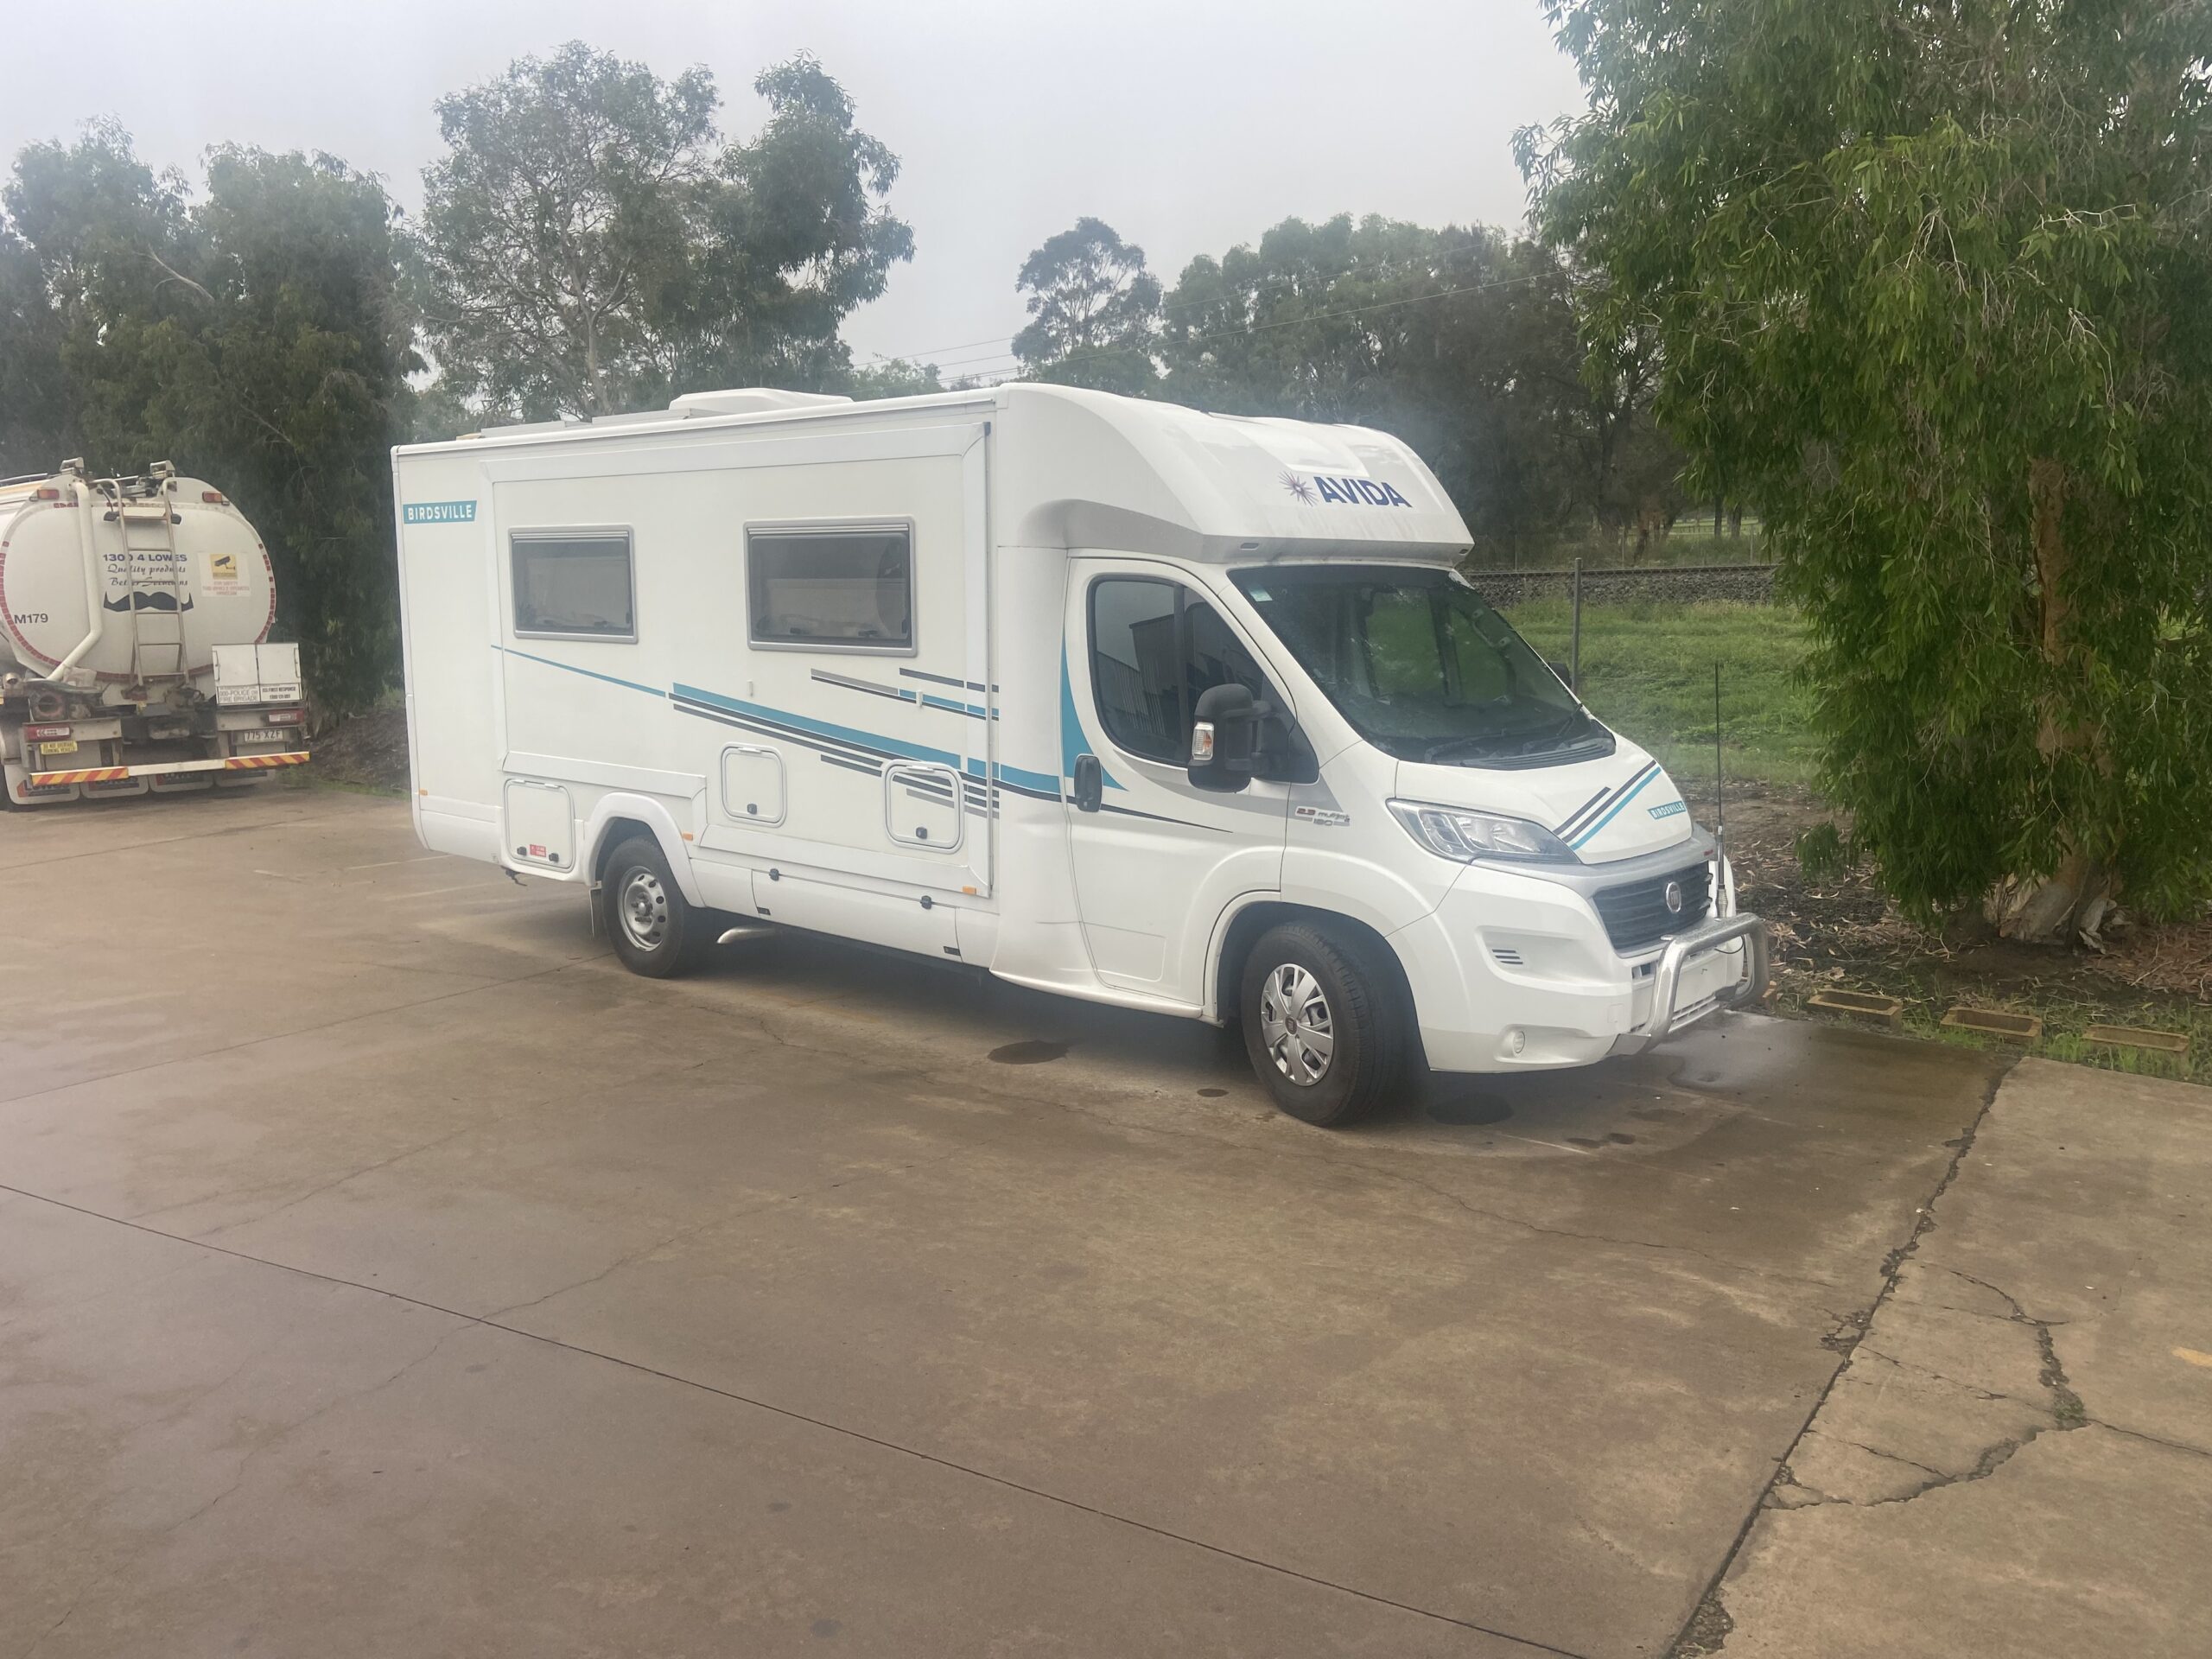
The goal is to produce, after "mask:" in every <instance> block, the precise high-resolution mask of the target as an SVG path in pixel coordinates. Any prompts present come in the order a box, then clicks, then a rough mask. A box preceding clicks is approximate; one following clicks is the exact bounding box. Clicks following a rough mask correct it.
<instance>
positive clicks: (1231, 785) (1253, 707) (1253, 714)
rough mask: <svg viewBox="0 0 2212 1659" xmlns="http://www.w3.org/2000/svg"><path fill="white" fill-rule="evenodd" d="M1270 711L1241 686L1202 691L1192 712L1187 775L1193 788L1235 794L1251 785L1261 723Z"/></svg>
mask: <svg viewBox="0 0 2212 1659" xmlns="http://www.w3.org/2000/svg"><path fill="white" fill-rule="evenodd" d="M1267 713H1268V705H1267V704H1265V703H1263V702H1258V701H1256V700H1255V698H1254V697H1253V696H1252V694H1251V692H1250V691H1249V690H1246V689H1245V688H1244V687H1243V686H1241V685H1237V684H1234V683H1231V684H1229V685H1217V686H1213V687H1211V688H1210V689H1208V690H1205V691H1202V692H1200V693H1199V694H1198V707H1197V708H1196V709H1193V710H1192V715H1193V716H1194V718H1193V720H1192V725H1191V764H1190V766H1189V769H1188V772H1187V775H1188V777H1189V778H1190V780H1191V783H1192V786H1193V787H1195V788H1198V789H1211V790H1215V791H1219V792H1220V793H1222V794H1224V795H1233V794H1235V793H1236V791H1238V790H1240V789H1243V787H1244V786H1245V785H1248V784H1249V783H1250V782H1251V781H1252V755H1253V752H1254V750H1255V749H1256V748H1257V747H1259V736H1260V721H1261V719H1262V716H1263V715H1266V714H1267Z"/></svg>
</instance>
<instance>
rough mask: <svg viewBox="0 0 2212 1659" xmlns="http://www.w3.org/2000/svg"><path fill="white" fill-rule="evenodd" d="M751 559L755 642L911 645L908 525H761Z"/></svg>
mask: <svg viewBox="0 0 2212 1659" xmlns="http://www.w3.org/2000/svg"><path fill="white" fill-rule="evenodd" d="M745 560H746V575H747V586H748V588H749V591H750V595H751V601H752V613H753V624H752V632H753V643H754V644H755V645H817V646H831V647H836V648H838V649H842V650H847V651H911V650H912V649H913V645H914V570H913V543H912V534H911V532H909V531H907V530H906V527H905V526H904V525H900V526H898V527H896V528H890V529H883V530H873V529H871V530H859V531H854V530H836V531H828V530H824V531H782V530H778V531H765V530H756V531H752V532H751V533H750V534H749V535H747V537H746V550H745Z"/></svg>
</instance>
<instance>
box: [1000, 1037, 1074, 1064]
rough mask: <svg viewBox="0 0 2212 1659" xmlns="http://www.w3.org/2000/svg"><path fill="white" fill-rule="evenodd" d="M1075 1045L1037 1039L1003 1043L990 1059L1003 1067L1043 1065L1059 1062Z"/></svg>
mask: <svg viewBox="0 0 2212 1659" xmlns="http://www.w3.org/2000/svg"><path fill="white" fill-rule="evenodd" d="M1072 1046H1073V1045H1072V1044H1070V1043H1047V1042H1044V1041H1042V1040H1039V1039H1031V1040H1029V1041H1027V1042H1021V1043H1002V1044H1001V1045H1000V1046H998V1047H996V1048H995V1049H993V1050H992V1051H991V1052H990V1054H989V1055H988V1058H991V1059H994V1060H996V1061H997V1062H998V1063H999V1064H1000V1065H1043V1064H1044V1063H1045V1062H1046V1061H1047V1060H1057V1059H1058V1058H1060V1057H1061V1056H1062V1055H1064V1054H1065V1053H1066V1052H1068V1050H1069V1049H1070V1048H1071V1047H1072Z"/></svg>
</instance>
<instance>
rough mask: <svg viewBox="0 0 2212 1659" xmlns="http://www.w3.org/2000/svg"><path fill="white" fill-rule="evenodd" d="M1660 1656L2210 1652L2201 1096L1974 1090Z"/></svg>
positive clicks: (2101, 1082) (2143, 1088)
mask: <svg viewBox="0 0 2212 1659" xmlns="http://www.w3.org/2000/svg"><path fill="white" fill-rule="evenodd" d="M2208 1198H2212V1097H2208V1096H2207V1095H2206V1094H2205V1092H2204V1091H2203V1090H2196V1089H2191V1088H2188V1087H2186V1086H2183V1085H2179V1084H2161V1083H2157V1082H2152V1081H2145V1080H2142V1079H2135V1078H2116V1077H2094V1078H2091V1077H2085V1075H2084V1074H2083V1073H2082V1072H2081V1071H2077V1070H2075V1069H2073V1068H2068V1067H2062V1066H2056V1065H2050V1064H2048V1063H2044V1062H2038V1061H2028V1062H2024V1063H2023V1064H2022V1065H2021V1066H2020V1067H2019V1068H2018V1070H2017V1071H2014V1072H2013V1073H2012V1075H2011V1076H2010V1077H2008V1078H2007V1079H2006V1080H2005V1083H2004V1084H2003V1085H2002V1086H2001V1087H2000V1088H1999V1090H1998V1092H1997V1094H1996V1096H1995V1098H1994V1099H1993V1103H1992V1104H1991V1107H1990V1109H1989V1112H1988V1113H1987V1115H1986V1117H1985V1118H1984V1119H1983V1121H1982V1122H1981V1124H1980V1127H1979V1128H1978V1130H1977V1131H1976V1133H1975V1134H1974V1137H1973V1140H1972V1143H1971V1145H1970V1146H1969V1147H1967V1149H1966V1152H1965V1153H1964V1154H1963V1155H1962V1157H1961V1170H1960V1172H1959V1174H1958V1176H1957V1178H1956V1179H1955V1180H1954V1181H1953V1182H1951V1183H1950V1184H1948V1186H1947V1190H1946V1191H1945V1192H1944V1193H1943V1195H1942V1197H1941V1198H1937V1199H1936V1201H1935V1202H1934V1203H1933V1205H1931V1206H1930V1209H1929V1216H1928V1217H1927V1220H1928V1225H1927V1226H1925V1227H1924V1228H1923V1229H1921V1230H1919V1231H1918V1233H1917V1234H1916V1237H1915V1239H1914V1241H1913V1243H1911V1245H1910V1247H1909V1251H1908V1253H1907V1254H1906V1255H1904V1257H1903V1258H1902V1259H1901V1261H1900V1262H1899V1265H1898V1268H1897V1274H1896V1278H1895V1282H1894V1285H1893V1287H1891V1292H1890V1293H1889V1294H1886V1295H1885V1297H1884V1298H1883V1299H1882V1300H1881V1301H1880V1303H1879V1305H1878V1306H1877V1307H1876V1309H1875V1311H1874V1313H1873V1314H1872V1319H1871V1320H1870V1321H1869V1323H1868V1325H1867V1326H1866V1331H1865V1332H1864V1334H1863V1335H1862V1336H1860V1337H1859V1339H1858V1341H1857V1342H1856V1343H1855V1344H1854V1345H1853V1348H1852V1350H1851V1353H1850V1357H1849V1359H1848V1361H1847V1363H1846V1364H1845V1366H1844V1369H1843V1370H1842V1371H1841V1372H1840V1374H1839V1376H1837V1378H1836V1380H1835V1382H1834V1385H1833V1386H1832V1387H1831V1388H1830V1389H1829V1390H1828V1392H1827V1395H1826V1397H1825V1399H1824V1400H1823V1401H1822V1402H1821V1407H1820V1409H1819V1410H1818V1411H1817V1412H1816V1413H1815V1414H1814V1416H1813V1418H1812V1420H1811V1421H1810V1423H1809V1424H1808V1426H1807V1427H1806V1429H1805V1432H1804V1433H1803V1434H1802V1436H1800V1437H1799V1439H1798V1440H1797V1441H1796V1444H1795V1445H1794V1446H1792V1447H1791V1448H1790V1449H1789V1453H1788V1455H1787V1458H1786V1459H1785V1461H1784V1462H1783V1465H1782V1467H1781V1468H1780V1470H1779V1471H1777V1476H1776V1478H1775V1480H1774V1483H1773V1484H1772V1486H1771V1487H1770V1489H1769V1491H1768V1493H1767V1496H1766V1498H1765V1502H1764V1507H1763V1509H1762V1510H1761V1511H1760V1513H1759V1514H1758V1516H1756V1517H1755V1518H1754V1521H1753V1522H1752V1524H1751V1528H1750V1529H1749V1530H1748V1532H1747V1534H1746V1536H1745V1540H1744V1541H1743V1543H1742V1546H1741V1548H1740V1549H1739V1550H1738V1553H1737V1555H1736V1557H1735V1559H1734V1560H1733V1562H1732V1566H1731V1567H1730V1569H1729V1571H1728V1573H1727V1575H1726V1579H1725V1580H1724V1581H1723V1582H1722V1583H1721V1584H1720V1585H1719V1587H1718V1589H1717V1592H1716V1593H1715V1594H1714V1596H1713V1597H1712V1598H1711V1599H1709V1600H1708V1602H1707V1605H1706V1606H1705V1607H1704V1608H1703V1609H1702V1610H1701V1612H1700V1616H1699V1617H1698V1618H1696V1619H1695V1620H1694V1621H1693V1623H1692V1624H1691V1625H1690V1626H1689V1627H1688V1630H1686V1631H1685V1634H1684V1637H1683V1638H1682V1640H1681V1643H1679V1645H1678V1647H1677V1649H1676V1651H1677V1652H1678V1653H1679V1654H1682V1655H1690V1654H1709V1653H1716V1652H1718V1653H1725V1654H1726V1655H1727V1656H1728V1659H1740V1656H1745V1655H1750V1656H1777V1659H1780V1656H1798V1655H1803V1654H1811V1653H1817V1654H1821V1655H1823V1656H1835V1659H1850V1656H1857V1655H1866V1656H1874V1655H1881V1656H1885V1659H1894V1656H1899V1655H1918V1654H1925V1655H1930V1656H1934V1655H1943V1656H1969V1659H1970V1656H1978V1655H1989V1656H1993V1659H1994V1656H2005V1659H2016V1656H2035V1655H2050V1656H2052V1659H2060V1656H2064V1659H2075V1656H2080V1655H2085V1654H2112V1655H2126V1656H2130V1659H2136V1656H2145V1659H2147V1656H2168V1655H2171V1656H2174V1659H2183V1656H2188V1659H2197V1656H2202V1655H2203V1654H2205V1653H2208V1652H2212V1586H2208V1583H2207V1580H2206V1575H2205V1573H2204V1567H2203V1564H2204V1562H2206V1561H2207V1560H2212V1377H2208V1376H2206V1375H2205V1373H2204V1371H2203V1370H2202V1369H2201V1368H2196V1367H2194V1366H2191V1365H2190V1364H2188V1363H2185V1361H2184V1360H2183V1358H2182V1357H2180V1356H2177V1354H2176V1353H2175V1350H2176V1348H2177V1347H2183V1348H2185V1347H2186V1338H2189V1337H2190V1336H2192V1335H2202V1334H2203V1333H2206V1332H2212V1272H2208V1262H2207V1250H2206V1248H2205V1243H2204V1240H2205V1232H2204V1224H2205V1220H2206V1212H2207V1208H2208V1205H2207V1200H2208Z"/></svg>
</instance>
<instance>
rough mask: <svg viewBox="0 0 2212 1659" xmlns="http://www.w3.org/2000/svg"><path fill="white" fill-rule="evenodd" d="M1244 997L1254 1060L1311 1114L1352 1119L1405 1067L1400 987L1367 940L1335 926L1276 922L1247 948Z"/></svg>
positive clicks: (1327, 1122) (1310, 1118)
mask: <svg viewBox="0 0 2212 1659" xmlns="http://www.w3.org/2000/svg"><path fill="white" fill-rule="evenodd" d="M1238 1006H1239V1007H1240V1009H1241V1011H1242V1013H1243V1027H1244V1050H1245V1052H1246V1053H1247V1054H1249V1056H1250V1057H1251V1060H1252V1069H1253V1070H1254V1071H1256V1072H1258V1073H1259V1075H1260V1081H1261V1082H1262V1083H1264V1084H1267V1086H1268V1093H1269V1094H1270V1095H1271V1096H1274V1103H1275V1104H1276V1105H1277V1106H1279V1107H1281V1109H1283V1110H1284V1111H1286V1112H1287V1113H1289V1114H1290V1116H1293V1117H1294V1118H1297V1119H1299V1120H1300V1121H1301V1122H1306V1123H1313V1124H1318V1125H1320V1126H1322V1127H1324V1128H1328V1127H1334V1126H1337V1125H1340V1124H1344V1123H1349V1122H1352V1121H1353V1120H1354V1119H1356V1118H1357V1117H1359V1116H1362V1115H1363V1114H1364V1113H1366V1112H1368V1111H1370V1110H1372V1109H1374V1108H1375V1107H1376V1105H1377V1104H1379V1103H1381V1102H1382V1101H1383V1099H1384V1098H1385V1097H1386V1096H1389V1093H1390V1091H1391V1090H1392V1089H1393V1088H1395V1085H1396V1084H1397V1082H1398V1080H1399V1078H1400V1077H1402V1076H1403V1075H1404V1071H1405V1066H1406V1055H1407V1043H1406V1038H1405V1028H1406V1019H1405V1014H1404V1011H1403V1010H1402V1009H1401V1008H1400V1007H1399V1006H1398V998H1397V988H1396V986H1395V984H1394V983H1393V982H1392V981H1391V980H1390V978H1389V976H1388V975H1387V974H1386V973H1385V972H1384V971H1383V969H1381V968H1380V967H1379V966H1378V965H1377V964H1376V963H1374V962H1373V961H1372V960H1371V957H1370V952H1369V950H1368V949H1367V948H1366V947H1364V946H1363V945H1361V944H1357V943H1356V942H1354V941H1353V940H1351V938H1346V937H1345V936H1344V935H1343V934H1340V933H1339V932H1338V931H1336V930H1334V929H1332V928H1328V927H1322V926H1317V925H1313V924H1312V923H1309V922H1289V923H1286V924H1285V925H1282V926H1281V927H1276V928H1271V929H1269V930H1268V931H1267V933H1265V934H1264V935H1262V937H1261V938H1260V940H1259V942H1258V943H1257V944H1255V945H1254V946H1253V947H1252V954H1251V955H1250V956H1249V957H1246V958H1245V961H1244V983H1243V995H1242V996H1241V997H1240V998H1239V999H1238Z"/></svg>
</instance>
